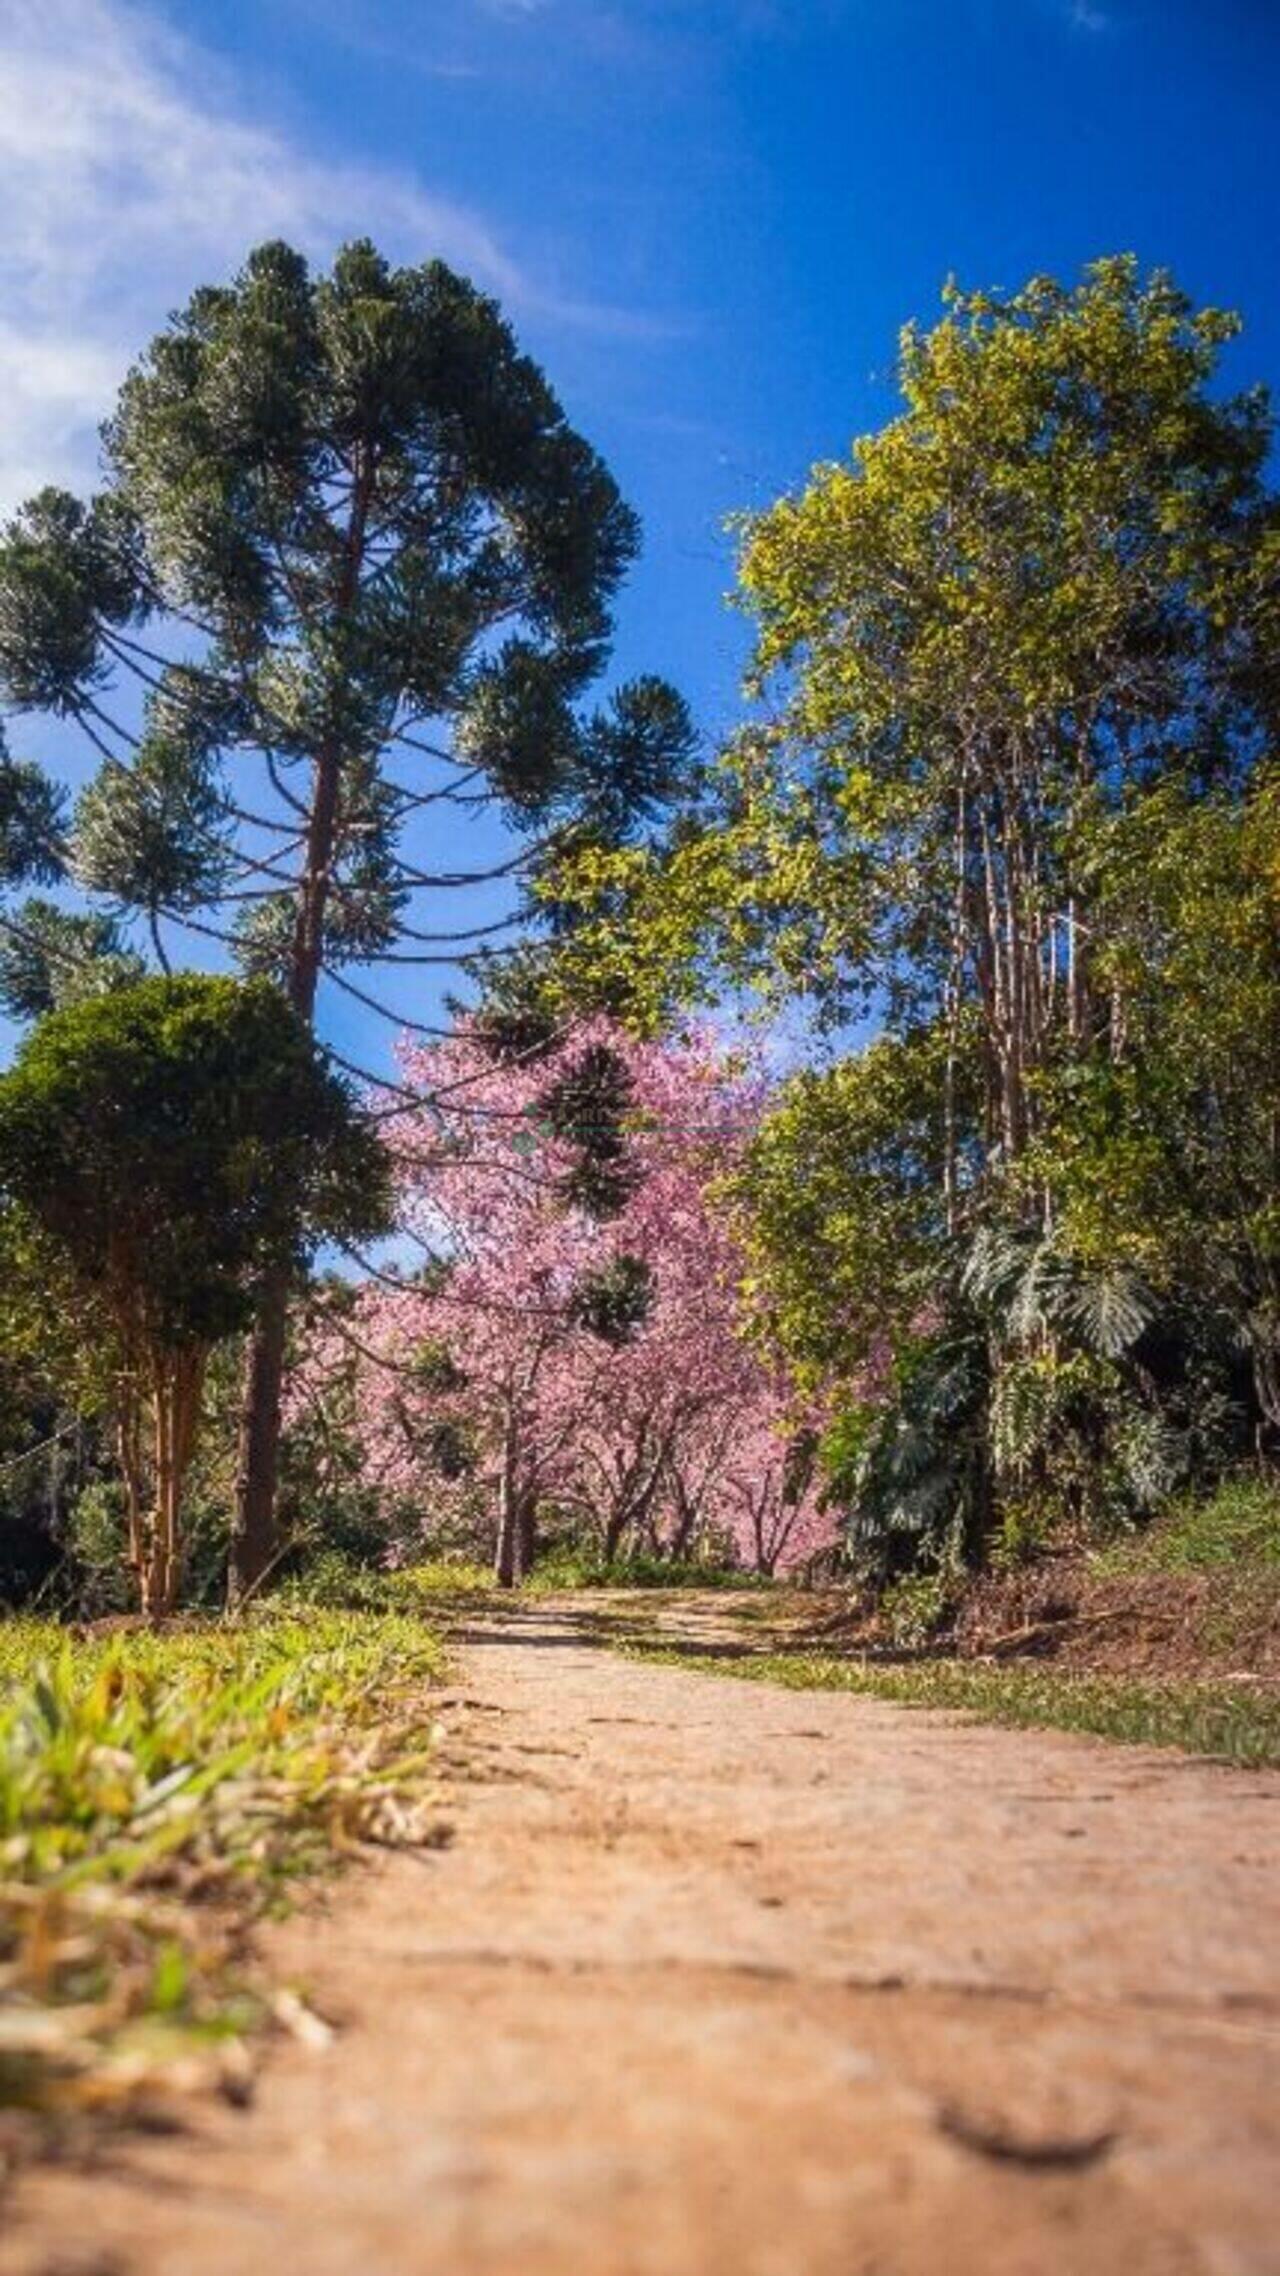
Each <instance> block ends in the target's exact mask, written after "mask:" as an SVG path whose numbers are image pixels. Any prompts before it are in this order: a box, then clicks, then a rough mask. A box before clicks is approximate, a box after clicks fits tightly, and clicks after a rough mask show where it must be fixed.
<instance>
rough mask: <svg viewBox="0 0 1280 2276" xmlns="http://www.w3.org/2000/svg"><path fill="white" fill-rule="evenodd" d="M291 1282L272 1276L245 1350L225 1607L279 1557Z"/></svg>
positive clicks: (242, 1597)
mask: <svg viewBox="0 0 1280 2276" xmlns="http://www.w3.org/2000/svg"><path fill="white" fill-rule="evenodd" d="M290 1277H291V1276H290V1274H289V1272H288V1270H287V1269H285V1268H280V1269H278V1270H277V1271H275V1272H273V1273H272V1275H271V1278H270V1279H269V1281H268V1282H267V1285H266V1287H265V1288H264V1290H263V1292H262V1298H261V1301H260V1303H259V1305H258V1317H257V1320H256V1321H255V1323H254V1327H253V1331H252V1333H251V1335H250V1337H249V1341H248V1344H247V1346H246V1348H245V1361H244V1392H243V1398H242V1403H241V1409H240V1457H239V1464H238V1467H237V1472H236V1500H235V1508H234V1510H233V1512H232V1517H231V1562H230V1567H229V1570H228V1574H227V1602H228V1604H229V1605H230V1606H231V1607H232V1608H233V1609H234V1608H236V1607H237V1606H239V1605H242V1604H243V1603H244V1602H245V1601H246V1599H247V1598H248V1597H249V1596H250V1595H251V1594H252V1593H253V1591H254V1590H255V1589H257V1588H259V1587H260V1586H261V1584H262V1582H263V1581H264V1580H265V1578H266V1576H267V1574H268V1573H269V1572H270V1570H271V1567H272V1565H273V1564H274V1563H275V1559H276V1554H277V1539H276V1471H277V1465H278V1461H279V1453H280V1393H281V1388H282V1385H283V1382H284V1342H285V1322H286V1315H287V1312H288V1306H289V1282H290Z"/></svg>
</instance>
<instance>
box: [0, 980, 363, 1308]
mask: <svg viewBox="0 0 1280 2276" xmlns="http://www.w3.org/2000/svg"><path fill="white" fill-rule="evenodd" d="M0 1186H2V1187H3V1190H4V1192H5V1193H6V1194H7V1195H8V1196H9V1198H10V1199H11V1200H12V1201H15V1202H17V1203H19V1204H20V1205H21V1206H22V1207H23V1208H24V1209H25V1210H26V1211H27V1212H29V1214H30V1216H31V1217H32V1218H33V1220H34V1221H35V1222H36V1223H37V1224H38V1225H39V1226H40V1227H41V1228H42V1230H43V1231H44V1233H45V1234H46V1235H47V1236H48V1238H49V1239H50V1240H51V1241H52V1242H54V1243H55V1245H56V1247H57V1249H58V1251H59V1253H60V1255H61V1256H62V1257H63V1259H64V1260H65V1263H66V1266H67V1269H68V1270H69V1271H70V1272H71V1274H72V1275H73V1277H74V1278H75V1279H76V1280H77V1281H78V1282H80V1283H81V1285H82V1286H83V1287H84V1289H85V1290H86V1291H87V1292H88V1293H89V1294H90V1296H91V1297H92V1298H94V1299H95V1300H96V1299H99V1298H101V1299H104V1300H106V1301H107V1302H108V1304H116V1303H117V1302H118V1303H121V1304H124V1305H125V1306H126V1308H127V1309H129V1310H130V1311H131V1313H133V1314H136V1315H137V1316H138V1317H139V1318H140V1319H142V1318H145V1321H146V1324H147V1329H148V1332H149V1333H150V1334H152V1335H154V1336H155V1337H156V1338H158V1339H161V1340H164V1341H166V1342H172V1343H177V1344H181V1343H185V1342H188V1341H193V1342H202V1343H211V1342H214V1341H216V1340H218V1339H219V1338H220V1337H222V1336H225V1335H227V1334H229V1333H231V1331H232V1330H233V1329H235V1328H237V1327H239V1326H241V1325H242V1324H243V1322H244V1320H245V1318H246V1317H247V1314H248V1310H249V1307H250V1305H251V1303H252V1300H253V1295H254V1291H255V1287H256V1283H257V1280H258V1278H259V1277H260V1275H261V1274H262V1273H263V1271H264V1270H265V1269H266V1268H267V1267H268V1266H269V1265H270V1264H271V1263H272V1262H274V1261H275V1260H276V1259H277V1258H279V1257H280V1256H282V1255H292V1254H293V1253H294V1251H295V1249H296V1247H297V1246H298V1244H299V1243H300V1242H302V1243H311V1242H315V1241H317V1240H319V1239H320V1238H322V1237H323V1236H325V1235H327V1234H351V1235H353V1236H356V1237H359V1236H360V1235H363V1234H367V1233H368V1232H370V1231H377V1230H380V1229H382V1227H383V1225H384V1224H385V1221H386V1208H387V1198H386V1175H385V1170H384V1167H383V1159H382V1155H381V1150H380V1148H379V1146H378V1144H377V1142H376V1139H375V1138H374V1136H373V1134H372V1133H371V1132H370V1131H369V1130H368V1128H367V1126H366V1125H364V1124H363V1123H362V1122H361V1120H360V1119H359V1117H358V1116H357V1114H356V1112H355V1109H354V1107H353V1104H352V1100H351V1097H350V1094H349V1092H348V1090H347V1088H346V1086H345V1085H344V1084H343V1083H342V1082H341V1080H340V1079H339V1078H338V1077H337V1076H335V1075H334V1074H332V1073H331V1072H330V1071H329V1069H328V1068H327V1067H326V1066H325V1065H324V1062H323V1060H322V1059H321V1058H320V1056H319V1055H318V1053H317V1051H316V1049H315V1046H314V1045H313V1044H312V1042H311V1040H310V1038H309V1037H308V1035H307V1034H306V1032H305V1030H304V1029H303V1028H302V1026H301V1024H300V1023H299V1021H298V1020H297V1019H296V1018H295V1016H294V1015H293V1014H292V1013H291V1012H290V1010H289V1008H288V1006H287V1005H286V1004H285V1003H284V1002H283V1000H282V998H281V997H280V996H279V995H278V994H277V993H276V991H275V990H274V989H273V988H271V987H269V986H268V985H267V984H266V983H263V982H256V983H252V984H245V983H243V982H238V981H234V980H223V979H205V978H198V977H195V976H191V975H188V976H185V977H182V978H179V979H173V980H164V979H155V980H147V981H144V982H142V983H140V984H139V985H138V986H137V987H135V988H131V989H127V990H121V991H119V992H117V993H115V994H112V995H109V996H104V997H101V998H95V999H92V1000H90V1001H88V1002H85V1003H82V1004H78V1005H75V1006H74V1007H71V1008H69V1009H67V1010H64V1011H60V1012H55V1013H53V1014H51V1015H50V1017H49V1018H48V1019H47V1020H45V1021H44V1022H43V1024H42V1025H41V1026H40V1027H39V1028H37V1029H36V1030H35V1032H34V1033H33V1034H32V1035H31V1036H30V1037H29V1038H28V1039H27V1040H26V1041H25V1042H24V1043H23V1045H22V1046H21V1048H20V1050H19V1053H18V1057H17V1060H16V1063H15V1065H14V1067H13V1069H12V1071H11V1072H10V1073H9V1074H8V1075H6V1076H5V1077H4V1078H3V1080H2V1081H0Z"/></svg>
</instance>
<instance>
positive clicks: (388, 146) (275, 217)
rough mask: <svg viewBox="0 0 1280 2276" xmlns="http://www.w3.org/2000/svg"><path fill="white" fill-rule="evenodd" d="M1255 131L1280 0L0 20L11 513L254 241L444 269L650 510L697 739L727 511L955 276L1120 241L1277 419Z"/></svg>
mask: <svg viewBox="0 0 1280 2276" xmlns="http://www.w3.org/2000/svg"><path fill="white" fill-rule="evenodd" d="M1278 98H1280V0H806V4H803V5H801V4H799V0H616V4H614V5H597V4H594V0H173V4H171V5H169V6H168V7H167V8H164V9H161V8H158V7H149V6H129V7H125V6H121V5H117V0H5V4H4V7H3V9H0V200H2V203H0V211H3V213H4V214H5V216H6V219H5V223H4V226H3V229H0V389H3V399H4V401H5V404H6V417H5V420H4V422H3V425H2V426H0V504H3V505H6V506H7V505H9V504H12V503H13V502H15V501H16V499H17V498H18V497H20V496H21V495H23V494H25V492H26V491H27V490H29V489H30V488H31V487H32V486H33V484H34V483H35V482H36V481H37V480H47V479H61V480H68V481H71V482H78V481H81V480H83V479H85V477H86V475H87V474H88V472H89V471H90V470H91V466H92V454H93V441H92V438H93V432H94V427H95V423H96V420H97V419H98V418H99V417H100V416H101V415H102V413H103V412H104V411H105V410H106V408H107V407H108V405H109V401H110V397H111V393H112V390H113V387H114V384H115V381H116V379H117V377H118V376H119V373H120V371H121V370H122V369H123V366H124V364H125V362H126V361H127V359H128V356H129V354H130V351H131V350H133V349H134V348H136V347H137V346H138V344H139V343H140V342H141V341H142V340H144V339H145V337H146V336H147V334H148V333H149V332H150V331H151V330H152V329H154V327H155V325H156V324H157V323H158V322H159V321H160V320H161V319H162V318H163V316H164V314H165V312H166V311H167V310H168V309H169V308H171V307H172V306H174V305H175V304H176V303H177V302H178V301H179V300H180V299H182V298H184V297H185V295H186V293H187V292H188V291H189V290H190V288H191V287H192V286H193V285H194V284H195V283H197V282H199V281H202V280H204V279H206V278H209V277H214V276H217V275H219V274H222V273H225V271H226V270H227V269H228V268H230V267H232V266H234V265H235V263H236V261H237V260H238V259H239V257H240V256H241V254H242V253H243V251H244V250H245V249H246V247H247V246H248V245H249V244H250V243H252V242H253V241H254V240H255V239H257V238H259V237H262V236H265V235H272V234H280V235H285V236H289V237H291V238H293V239H294V240H295V241H296V242H299V243H301V244H302V245H303V246H304V247H306V249H308V250H309V251H310V252H312V253H313V254H315V255H316V256H317V257H323V256H324V255H325V254H326V253H327V252H328V251H330V250H331V249H332V247H333V245H334V244H335V243H336V242H337V241H339V240H340V239H341V238H342V237H343V236H347V235H351V234H354V233H356V232H366V233H368V234H370V235H372V236H373V237H374V238H375V239H377V240H378V241H380V242H381V243H383V244H384V245H385V246H386V247H387V248H388V249H389V250H390V251H391V252H392V253H394V254H395V255H397V256H398V257H402V258H406V259H416V258H421V257H424V256H425V255H427V254H429V253H432V252H441V253H443V254H444V255H445V257H446V258H448V259H451V260H453V261H454V262H455V263H456V264H457V265H458V266H461V267H464V268H467V269H469V270H470V271H471V272H472V273H473V274H475V275H476V276H477V277H478V278H479V279H480V280H481V281H482V282H484V283H485V284H486V285H487V286H489V287H490V288H492V289H493V290H495V291H497V292H498V293H499V295H500V297H501V298H502V299H503V301H504V303H505V304H506V305H507V307H508V309H509V312H510V313H511V315H512V317H513V318H514V320H515V322H516V324H517V326H518V329H519V330H520V332H521V334H522V336H523V338H524V339H525V341H526V342H527V344H528V345H529V346H530V347H531V348H532V349H533V351H534V352H535V353H536V354H537V355H538V356H539V358H540V359H541V360H542V361H543V362H544V364H545V366H546V368H547V369H548V372H549V374H550V376H551V378H552V380H553V382H554V384H555V385H556V386H557V388H558V389H559V391H560V393H561V395H562V397H563V398H564V400H565V402H566V404H567V406H568V408H569V409H570V412H571V414H572V415H573V416H574V417H575V419H576V420H577V421H578V423H579V424H580V425H581V426H582V427H583V428H584V429H585V430H586V432H587V433H588V434H589V435H590V436H591V438H592V439H593V440H594V441H595V442H596V443H597V444H598V445H599V446H600V447H601V448H602V450H603V451H604V452H605V455H606V456H607V458H608V459H609V460H610V462H611V464H612V465H613V467H614V469H615V471H616V473H617V474H618V476H619V478H620V480H621V482H622V484H623V486H624V488H625V490H626V492H627V494H628V496H629V497H630V498H631V500H632V502H633V503H634V504H635V505H636V506H637V507H638V508H639V510H640V512H641V514H642V516H643V519H644V523H645V530H646V549H645V555H644V560H643V563H642V566H641V568H640V569H639V571H638V573H637V574H636V576H635V577H634V578H633V580H632V583H631V585H630V587H629V588H628V592H627V595H626V597H625V599H624V602H623V606H622V611H621V621H620V640H619V650H618V657H619V663H620V665H621V666H622V668H624V669H625V670H628V671H630V670H636V669H649V668H652V669H657V670H660V671H663V672H665V673H667V674H669V675H670V676H672V677H673V678H675V679H676V680H677V681H679V683H680V684H681V685H682V686H683V687H684V688H685V690H686V692H687V693H688V695H689V697H690V699H691V701H692V703H693V705H694V708H695V711H696V713H697V716H698V718H699V721H700V723H701V724H702V725H703V727H704V728H705V729H706V730H707V732H708V733H714V732H716V731H717V730H719V729H720V728H722V727H723V726H724V725H725V724H726V723H727V722H728V721H729V720H730V719H731V718H732V717H733V714H734V707H735V690H736V682H737V675H738V671H739V667H740V662H741V657H742V650H743V641H744V634H743V628H742V626H741V625H740V624H739V623H738V622H737V621H736V620H735V618H734V617H733V615H732V614H731V613H730V612H728V611H727V610H726V609H725V607H724V605H723V596H724V594H725V592H726V589H727V588H728V586H729V583H730V580H731V555H730V550H729V546H728V542H727V540H726V538H725V535H724V531H723V522H724V518H725V516H726V515H727V514H729V513H731V512H732V511H734V510H736V509H739V508H742V507H750V506H753V505H759V504H762V503H763V502H765V501H766V500H767V499H768V498H770V497H772V496H773V495H775V494H776V493H777V492H778V491H779V490H780V489H782V488H784V487H786V486H788V485H791V484H794V483H796V482H797V481H799V480H800V479H801V478H802V477H803V474H804V472H805V470H806V468H807V467H808V466H809V465H810V464H811V463H812V462H813V461H814V460H815V459H817V458H822V457H830V456H834V455H837V454H839V453H840V452H841V451H843V450H844V449H845V447H846V446H847V444H848V441H849V439H850V438H851V436H853V435H854V434H855V433H857V432H859V431H861V430H864V429H866V428H868V427H873V426H875V425H877V424H878V423H879V422H880V421H881V420H883V419H884V418H885V417H886V416H887V415H888V414H889V413H890V411H891V410H892V407H893V400H894V397H893V379H892V370H893V356H894V341H895V335H896V332H897V329H898V327H899V325H900V324H901V323H902V322H903V320H904V319H905V318H907V317H909V316H911V315H918V316H925V317H927V316H929V315H930V314H931V313H932V312H933V311H934V310H935V308H936V306H937V298H938V291H939V287H940V285H941V283H942V281H943V279H944V278H945V277H946V275H947V274H948V272H955V273H956V274H957V275H958V276H959V277H960V279H961V280H962V281H964V282H967V283H972V284H995V285H1007V286H1012V285H1015V284H1017V283H1018V282H1020V281H1021V280H1022V279H1023V278H1024V277H1025V276H1026V275H1028V274H1029V273H1031V272H1032V271H1034V270H1045V269H1047V270H1051V271H1054V272H1056V273H1059V274H1068V273H1072V272H1074V271H1075V270H1076V269H1078V267H1079V265H1080V264H1081V263H1082V262H1083V261H1085V260H1087V259H1088V258H1089V257H1091V256H1092V255H1095V254H1098V253H1102V252H1110V251H1116V250H1122V249H1124V250H1128V249H1133V250H1135V251H1136V252H1137V253H1138V254H1139V255H1140V256H1141V257H1142V258H1143V260H1144V261H1147V262H1150V263H1162V264H1165V265H1168V266H1170V267H1172V268H1173V269H1174V270H1175V272H1176V273H1177V275H1178V276H1179V278H1180V279H1181V281H1182V282H1183V283H1184V285H1185V286H1186V288H1187V289H1188V290H1189V291H1190V292H1191V293H1192V294H1193V295H1194V296H1195V297H1196V298H1198V299H1212V300H1215V301H1217V302H1219V303H1226V304H1228V305H1232V306H1236V307H1238V308H1239V309H1240V310H1241V311H1242V312H1243V314H1244V316H1245V319H1246V332H1245V336H1244V339H1243V341H1242V342H1241V343H1239V344H1238V346H1237V347H1236V348H1235V349H1234V350H1233V351H1232V359H1231V372H1232V375H1233V377H1236V378H1239V379H1241V380H1243V379H1246V378H1247V379H1252V378H1255V377H1260V378H1263V379H1268V380H1270V381H1271V382H1272V384H1273V385H1277V386H1280V306H1278V305H1277V298H1276V284H1277V261H1276V248H1277V244H1278V242H1280V227H1278V224H1280V169H1277V167H1276V164H1275V116H1276V109H1277V99H1278ZM28 740H29V738H28ZM64 771H66V770H65V769H64Z"/></svg>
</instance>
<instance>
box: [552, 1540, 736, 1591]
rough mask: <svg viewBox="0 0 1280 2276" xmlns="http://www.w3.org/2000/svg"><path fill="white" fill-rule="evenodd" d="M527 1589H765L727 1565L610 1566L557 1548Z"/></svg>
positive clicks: (644, 1561) (631, 1562)
mask: <svg viewBox="0 0 1280 2276" xmlns="http://www.w3.org/2000/svg"><path fill="white" fill-rule="evenodd" d="M525 1585H526V1591H527V1593H529V1594H531V1595H534V1596H546V1595H552V1594H555V1593H557V1592H560V1591H563V1590H570V1589H607V1588H618V1589H627V1588H640V1589H733V1590H740V1591H747V1590H752V1589H768V1588H771V1587H772V1586H774V1585H775V1584H774V1583H772V1582H770V1581H767V1580H765V1579H764V1578H763V1576H762V1575H761V1574H759V1573H747V1572H741V1571H739V1570H738V1569H737V1567H735V1566H731V1565H704V1564H699V1563H694V1562H690V1561H688V1560H684V1561H680V1560H675V1561H673V1560H672V1559H671V1558H669V1557H654V1556H646V1555H639V1556H634V1557H618V1558H616V1559H615V1560H614V1562H613V1563H612V1564H606V1563H605V1562H604V1559H603V1558H602V1557H600V1556H598V1555H596V1554H594V1553H593V1552H592V1551H590V1550H581V1549H558V1550H552V1552H551V1553H550V1555H549V1556H547V1557H545V1558H544V1559H543V1560H542V1562H541V1563H540V1564H538V1565H536V1566H535V1567H534V1570H533V1572H532V1574H531V1575H530V1578H529V1580H528V1582H527V1583H526V1584H525Z"/></svg>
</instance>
